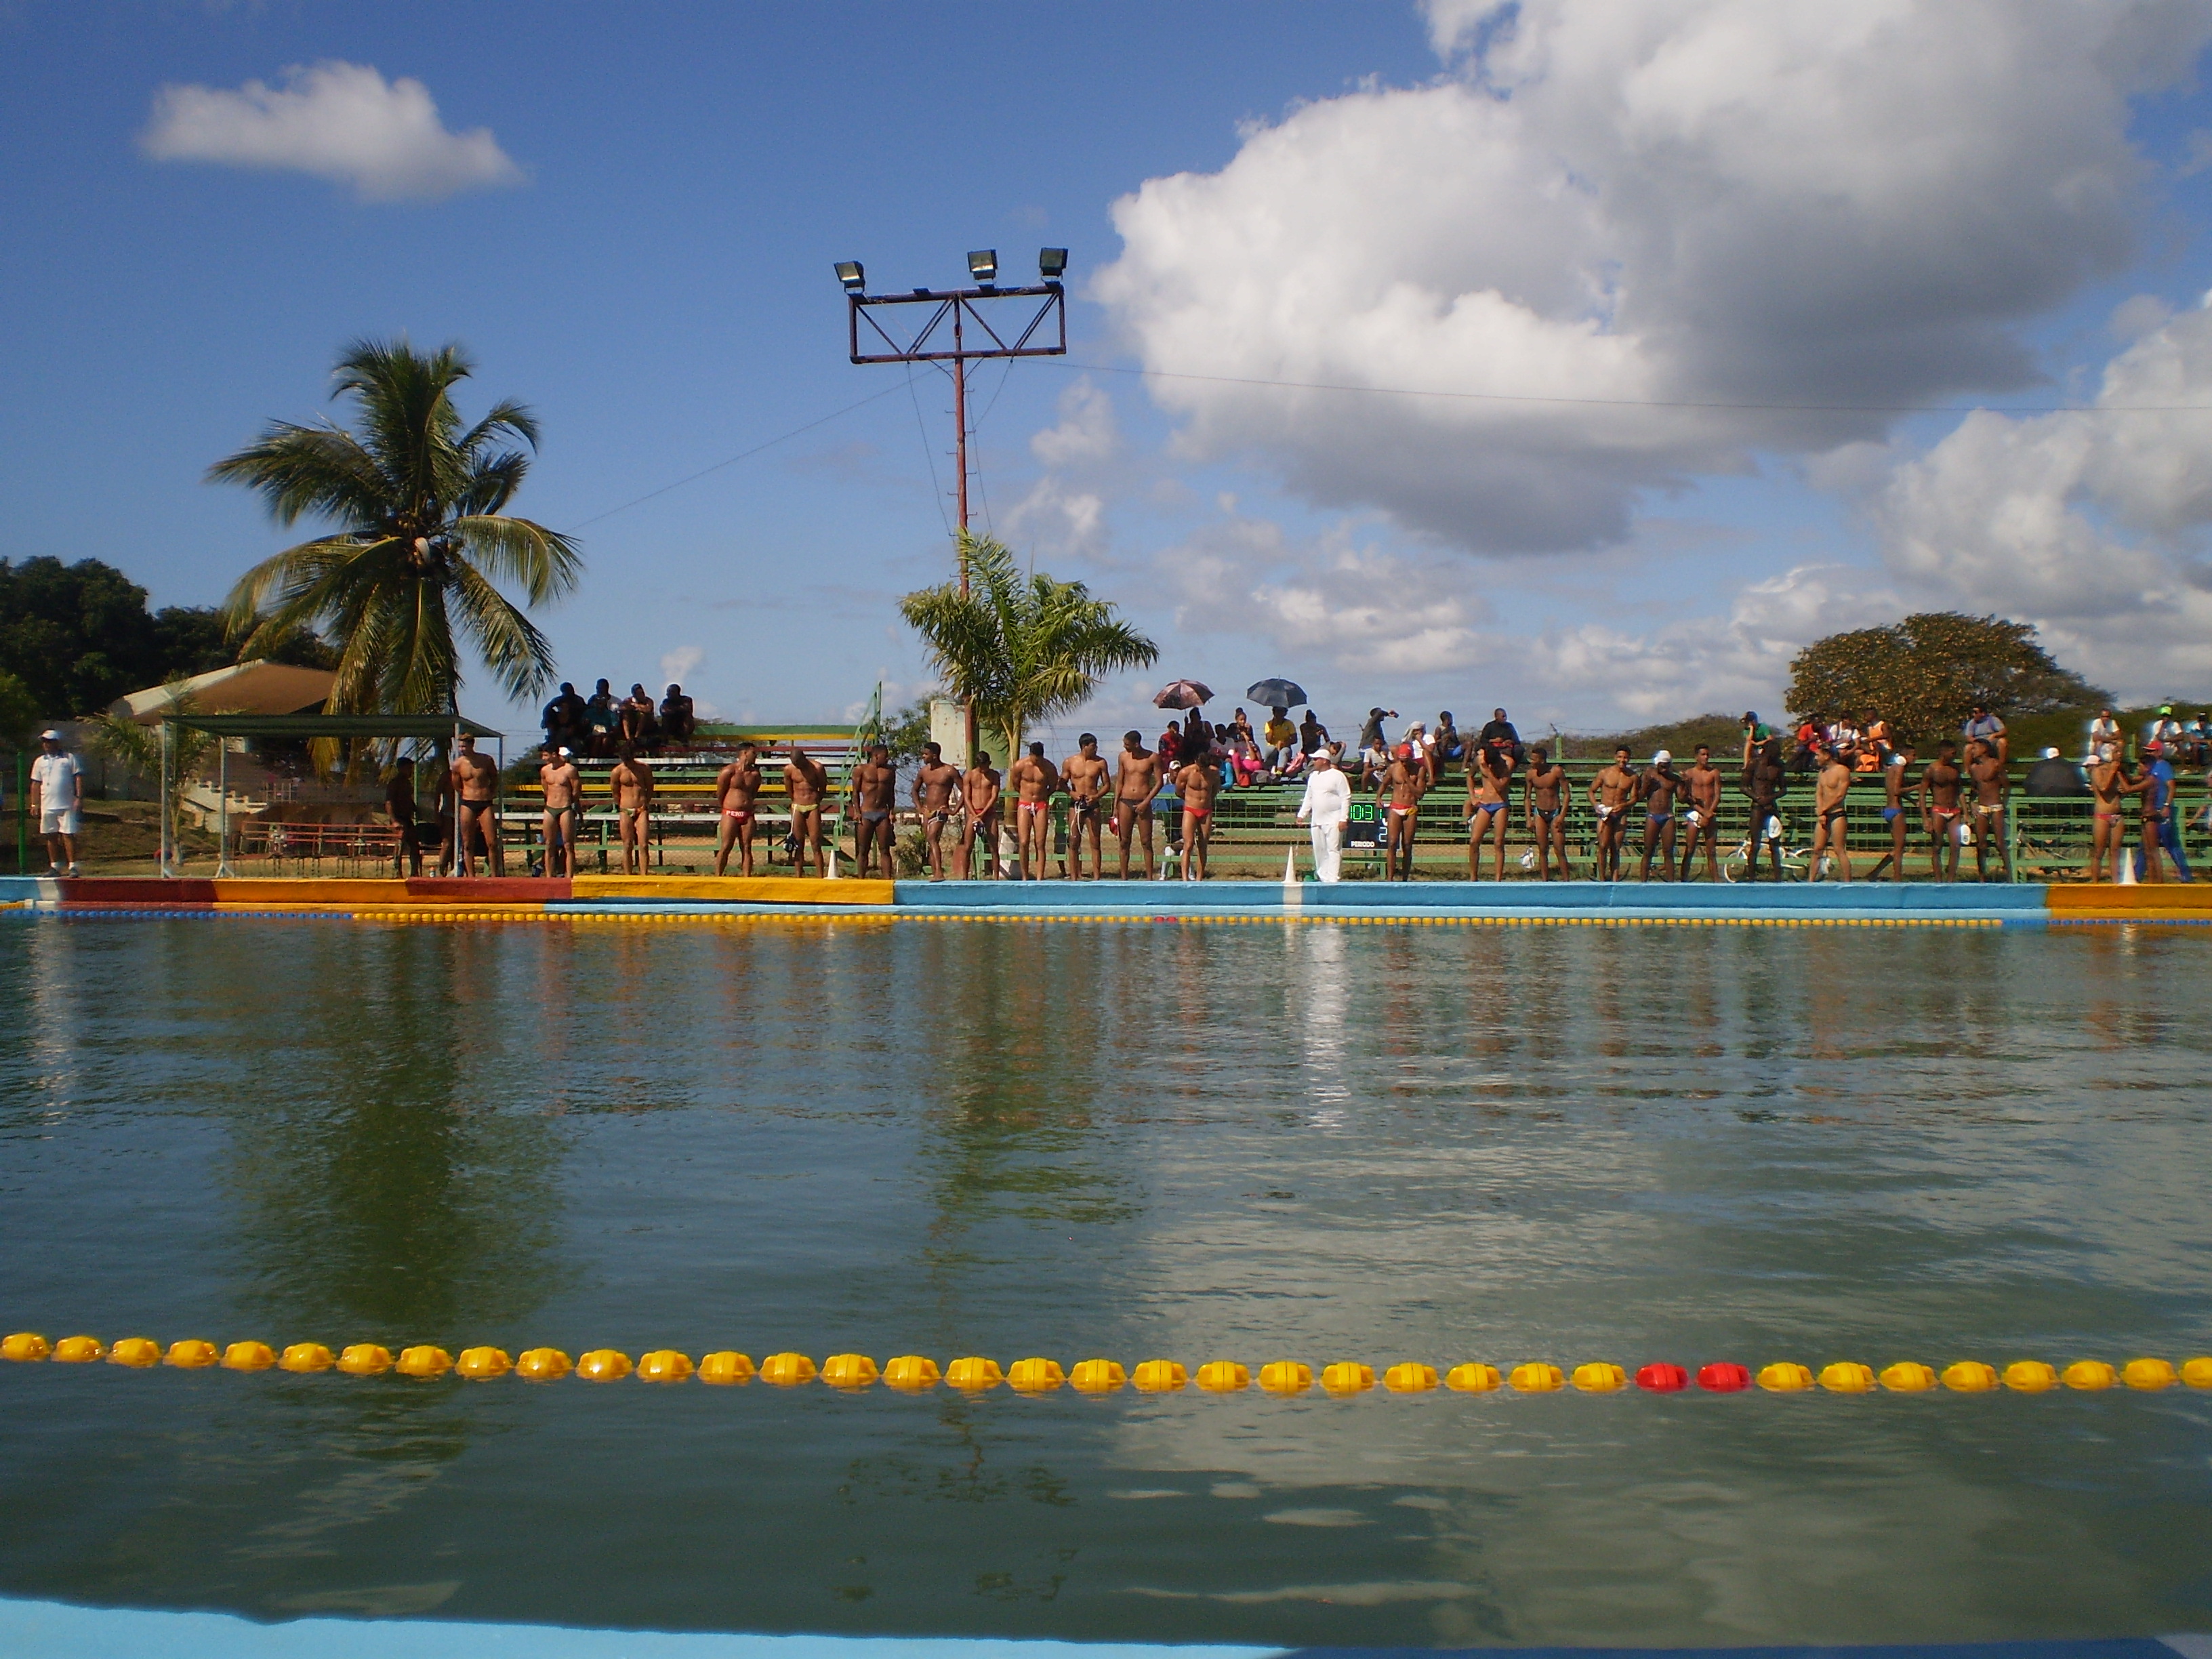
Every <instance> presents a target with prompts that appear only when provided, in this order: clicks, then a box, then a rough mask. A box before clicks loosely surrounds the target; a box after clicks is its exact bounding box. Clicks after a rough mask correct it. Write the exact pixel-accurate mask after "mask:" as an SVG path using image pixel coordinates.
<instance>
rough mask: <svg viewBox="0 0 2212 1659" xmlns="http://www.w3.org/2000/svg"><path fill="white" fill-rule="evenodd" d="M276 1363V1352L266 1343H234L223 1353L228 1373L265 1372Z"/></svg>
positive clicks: (224, 1367) (225, 1368) (224, 1364)
mask: <svg viewBox="0 0 2212 1659" xmlns="http://www.w3.org/2000/svg"><path fill="white" fill-rule="evenodd" d="M273 1364H276V1350H275V1349H274V1348H272V1347H270V1346H269V1345H268V1344H267V1343H266V1342H234V1343H232V1344H231V1345H230V1346H228V1347H227V1348H225V1349H224V1350H223V1351H222V1368H223V1370H227V1371H265V1370H268V1369H269V1368H270V1366H271V1365H273Z"/></svg>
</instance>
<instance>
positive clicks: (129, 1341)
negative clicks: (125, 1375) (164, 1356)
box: [107, 1336, 161, 1370]
mask: <svg viewBox="0 0 2212 1659" xmlns="http://www.w3.org/2000/svg"><path fill="white" fill-rule="evenodd" d="M107 1363H108V1364H111V1365H128V1366H131V1368H132V1369H133V1370H144V1369H145V1368H146V1367H147V1366H149V1365H158V1364H161V1344H160V1343H158V1342H156V1341H155V1340H154V1339H153V1338H152V1337H150V1336H126V1337H125V1338H124V1339H123V1340H121V1341H119V1342H118V1343H117V1344H116V1345H115V1346H113V1347H112V1348H110V1349H109V1350H108V1351H107Z"/></svg>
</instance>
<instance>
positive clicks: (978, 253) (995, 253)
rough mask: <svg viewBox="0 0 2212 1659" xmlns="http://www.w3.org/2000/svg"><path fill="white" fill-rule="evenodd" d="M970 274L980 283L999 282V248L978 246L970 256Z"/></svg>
mask: <svg viewBox="0 0 2212 1659" xmlns="http://www.w3.org/2000/svg"><path fill="white" fill-rule="evenodd" d="M968 274H969V276H973V277H974V278H975V280H976V281H977V282H979V283H995V282H997V281H998V280H999V250H998V249H996V248H994V247H985V248H978V249H976V250H975V252H973V253H970V254H969V256H968Z"/></svg>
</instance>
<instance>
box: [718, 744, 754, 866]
mask: <svg viewBox="0 0 2212 1659" xmlns="http://www.w3.org/2000/svg"><path fill="white" fill-rule="evenodd" d="M760 789H761V769H760V750H758V749H757V748H755V747H754V746H753V745H752V744H749V743H745V744H738V757H737V758H736V759H735V760H733V761H732V762H731V763H729V764H728V765H727V766H725V767H724V768H723V769H721V770H720V771H719V772H717V773H716V774H715V775H714V817H715V821H716V823H717V825H718V832H719V834H720V842H718V844H717V845H716V847H715V848H714V873H715V874H716V875H718V876H726V875H727V874H729V873H730V848H732V847H733V846H734V847H735V848H737V849H738V874H739V875H741V876H750V874H752V872H753V802H754V800H755V799H757V797H758V796H759V794H760Z"/></svg>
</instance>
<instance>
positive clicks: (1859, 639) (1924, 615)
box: [1783, 611, 2109, 742]
mask: <svg viewBox="0 0 2212 1659" xmlns="http://www.w3.org/2000/svg"><path fill="white" fill-rule="evenodd" d="M1783 701H1784V703H1786V704H1787V706H1788V707H1789V708H1790V711H1791V712H1792V713H1793V714H1800V715H1810V716H1811V717H1812V718H1814V719H1815V720H1832V719H1833V718H1835V717H1836V716H1838V715H1840V714H1867V715H1880V716H1881V717H1882V718H1884V719H1887V720H1889V721H1890V723H1891V724H1892V725H1893V726H1896V727H1897V728H1898V730H1899V732H1903V733H1906V734H1909V735H1911V736H1912V737H1915V738H1919V739H1920V740H1922V741H1923V742H1932V741H1934V740H1935V739H1936V738H1939V737H1941V736H1942V734H1943V733H1945V732H1956V731H1957V730H1958V727H1959V726H1960V723H1961V722H1962V721H1963V720H1965V719H1966V716H1967V714H1969V713H1971V712H1972V709H1973V707H1974V705H1975V704H1976V703H1981V704H1983V705H1984V706H1985V707H1987V708H1989V709H1990V711H1991V712H1993V713H1995V714H1998V715H2000V716H2002V717H2003V718H2006V719H2011V718H2013V717H2014V716H2016V715H2036V714H2057V713H2061V712H2063V711H2067V710H2073V709H2094V708H2096V707H2097V706H2098V705H2099V704H2100V703H2102V702H2107V701H2109V698H2108V696H2107V695H2106V693H2105V692H2103V691H2100V690H2098V689H2097V688H2096V687H2095V686H2093V685H2092V684H2089V683H2088V682H2087V680H2085V679H2083V678H2081V676H2080V675H2079V674H2076V673H2075V672H2074V671H2072V670H2070V669H2067V668H2062V667H2061V666H2059V665H2058V664H2057V661H2056V660H2054V659H2052V657H2051V653H2049V652H2047V651H2045V649H2044V648H2043V647H2041V646H2039V645H2038V644H2037V643H2036V642H2035V628H2034V625H2033V623H2016V622H2007V621H2005V620H2004V619H2003V618H2002V617H1969V616H1965V615H1962V614H1961V613H1960V612H1958V611H1923V612H1921V613H1920V614H1918V615H1917V616H1911V617H1905V620H1904V621H1902V622H1899V623H1893V624H1892V625H1891V626H1889V627H1887V628H1861V629H1854V630H1852V631H1851V632H1850V633H1848V634H1831V635H1828V637H1827V638H1826V639H1824V640H1816V641H1814V642H1813V643H1812V644H1811V645H1808V646H1807V647H1805V648H1804V649H1803V650H1802V651H1800V652H1799V653H1797V655H1796V658H1795V659H1793V660H1792V661H1791V662H1790V689H1789V690H1787V691H1786V692H1784V694H1783Z"/></svg>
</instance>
